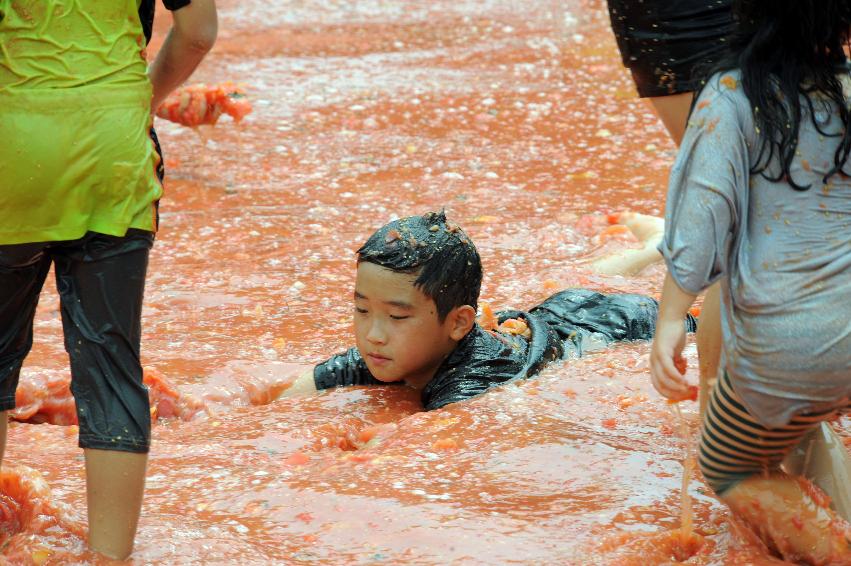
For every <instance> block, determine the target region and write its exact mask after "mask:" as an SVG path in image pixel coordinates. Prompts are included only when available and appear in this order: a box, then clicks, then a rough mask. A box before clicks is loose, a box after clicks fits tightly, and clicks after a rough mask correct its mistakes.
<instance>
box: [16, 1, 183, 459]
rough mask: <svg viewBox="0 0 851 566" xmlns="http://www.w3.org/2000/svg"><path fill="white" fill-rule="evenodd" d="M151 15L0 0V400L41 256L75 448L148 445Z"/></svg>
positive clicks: (132, 4)
mask: <svg viewBox="0 0 851 566" xmlns="http://www.w3.org/2000/svg"><path fill="white" fill-rule="evenodd" d="M188 3H189V2H188V0H165V5H166V7H167V8H170V9H176V8H179V7H182V6H185V5H186V4H188ZM152 23H153V0H116V1H110V2H102V1H99V0H77V1H75V2H69V1H67V0H18V1H16V2H9V1H8V0H0V109H2V119H0V139H3V140H4V143H3V144H0V409H2V410H8V409H12V408H14V406H15V389H16V386H17V383H18V377H19V374H20V370H21V365H22V363H23V360H24V358H25V357H26V355H27V353H28V352H29V350H30V347H31V345H32V321H33V316H34V314H35V309H36V304H37V302H38V297H39V294H40V292H41V288H42V285H43V283H44V280H45V278H46V276H47V273H48V271H49V269H50V265H51V263H53V264H55V266H56V279H57V288H58V290H59V295H60V299H61V305H62V322H63V328H64V331H65V344H66V349H67V350H68V354H69V356H70V359H71V377H72V384H71V392H72V393H73V395H74V397H75V400H76V404H77V416H78V419H79V424H80V446H82V447H84V448H98V449H105V450H122V451H129V452H147V451H148V447H149V445H150V410H149V401H148V392H147V388H146V387H145V386H144V385H143V384H142V366H141V363H140V360H139V341H140V335H141V331H140V318H141V310H142V309H141V303H142V295H143V290H144V280H145V273H146V270H147V261H148V251H149V249H150V247H151V244H152V242H153V238H154V236H153V231H154V230H156V228H157V202H158V199H159V198H160V196H161V194H162V185H161V182H162V178H163V167H162V158H161V154H160V151H159V145H158V143H157V141H156V136H155V134H154V132H153V128H152V127H151V126H152V121H151V108H150V104H151V84H150V82H149V81H148V78H147V63H146V61H145V58H144V48H145V46H146V45H147V41H148V40H149V39H150V31H151V27H152Z"/></svg>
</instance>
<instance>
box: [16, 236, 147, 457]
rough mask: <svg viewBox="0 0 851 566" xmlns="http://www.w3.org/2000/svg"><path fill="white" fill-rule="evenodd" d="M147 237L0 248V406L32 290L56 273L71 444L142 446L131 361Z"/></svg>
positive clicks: (24, 337)
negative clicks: (67, 365) (71, 405)
mask: <svg viewBox="0 0 851 566" xmlns="http://www.w3.org/2000/svg"><path fill="white" fill-rule="evenodd" d="M153 241H154V235H153V234H152V233H150V232H145V231H142V230H132V229H131V230H129V231H128V232H127V235H126V236H123V237H116V236H106V235H103V234H96V233H93V232H89V233H88V234H86V235H85V236H84V237H83V238H81V239H79V240H73V241H66V242H42V243H35V244H15V245H0V410H2V411H6V410H10V409H14V408H15V389H16V388H17V385H18V377H19V376H20V372H21V366H22V364H23V361H24V358H25V357H26V355H27V354H28V353H29V351H30V348H31V347H32V341H33V318H34V316H35V311H36V305H37V304H38V298H39V295H40V294H41V289H42V286H43V285H44V281H45V279H46V277H47V274H48V272H49V271H50V265H51V263H52V264H54V265H55V269H56V288H57V289H58V291H59V297H60V303H61V311H62V327H63V329H64V332H65V349H66V350H67V351H68V355H69V357H70V359H71V393H72V394H73V395H74V399H75V400H76V402H77V418H78V420H79V423H80V447H82V448H97V449H102V450H120V451H124V452H141V453H144V452H147V451H148V449H149V447H150V441H151V413H150V402H149V400H148V389H147V387H145V385H144V384H143V383H142V365H141V362H140V360H139V344H140V341H141V334H142V331H141V322H140V321H141V313H142V296H143V294H144V290H145V274H146V272H147V269H148V253H149V251H150V249H151V246H152V244H153Z"/></svg>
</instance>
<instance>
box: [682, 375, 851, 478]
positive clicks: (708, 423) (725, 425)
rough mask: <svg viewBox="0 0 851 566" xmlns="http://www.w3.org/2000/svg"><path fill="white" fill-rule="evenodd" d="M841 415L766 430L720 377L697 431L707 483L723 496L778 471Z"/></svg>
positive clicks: (802, 418) (811, 416) (803, 418)
mask: <svg viewBox="0 0 851 566" xmlns="http://www.w3.org/2000/svg"><path fill="white" fill-rule="evenodd" d="M845 410H847V408H846V409H845ZM842 411H843V409H831V410H829V411H826V412H818V413H806V414H800V415H796V416H795V417H794V418H793V419H792V420H791V421H790V422H789V423H788V424H787V425H785V426H783V427H779V428H765V427H764V426H762V425H761V424H759V423H758V422H757V421H756V419H754V418H753V417H752V416H751V415H750V414H749V413H748V411H747V409H745V407H744V405H743V404H742V401H741V399H740V398H739V397H738V395H736V392H735V391H733V388H732V386H731V385H730V378H729V376H728V375H727V373H726V372H724V375H723V376H722V377H721V378H720V379H719V380H718V383H717V384H716V385H715V387H713V388H712V395H711V396H710V399H709V406H708V407H707V410H706V415H705V416H704V419H703V427H702V428H701V435H700V451H699V454H698V461H699V463H700V469H701V471H702V472H703V476H704V478H705V479H706V483H707V484H709V487H711V488H712V489H713V491H715V493H716V494H718V495H723V494H724V492H725V491H727V490H728V489H730V488H731V487H733V486H734V485H736V484H737V483H738V482H740V481H742V480H744V479H746V478H748V477H750V476H753V475H755V474H759V473H764V472H768V471H775V470H777V469H779V467H780V463H781V462H782V461H783V458H785V456H786V454H788V453H789V451H790V450H791V449H792V448H794V447H795V446H796V445H797V444H798V443H799V442H800V441H801V439H802V438H803V437H804V436H805V435H806V434H807V433H808V432H810V431H811V430H812V429H813V428H815V427H816V426H818V424H819V423H821V422H822V421H825V420H829V419H832V418H833V417H835V416H836V415H837V414H839V413H840V412H842Z"/></svg>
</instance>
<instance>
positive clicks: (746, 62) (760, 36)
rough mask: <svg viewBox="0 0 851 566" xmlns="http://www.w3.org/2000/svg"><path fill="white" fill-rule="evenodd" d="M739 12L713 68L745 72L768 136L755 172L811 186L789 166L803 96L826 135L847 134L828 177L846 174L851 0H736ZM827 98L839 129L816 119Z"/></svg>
mask: <svg viewBox="0 0 851 566" xmlns="http://www.w3.org/2000/svg"><path fill="white" fill-rule="evenodd" d="M733 13H734V17H735V19H736V28H735V31H734V32H733V34H732V36H731V37H730V38H729V50H728V51H727V54H726V56H724V57H723V58H722V59H721V60H720V61H719V63H718V65H717V66H716V67H715V69H714V71H716V72H723V71H729V70H732V69H739V70H740V71H741V82H742V87H743V88H744V92H745V95H746V96H747V97H748V100H749V101H750V104H751V109H752V111H753V113H754V120H755V122H754V123H755V126H756V127H757V128H758V130H757V132H758V133H760V134H761V139H762V142H761V143H762V145H761V147H760V148H759V154H758V158H757V159H756V161H755V162H754V165H753V167H752V169H751V173H752V174H761V175H763V176H765V177H766V178H767V179H769V180H771V181H775V182H776V181H781V180H786V181H788V183H789V184H790V185H791V186H792V187H794V188H795V189H797V190H807V189H808V188H809V185H806V186H804V185H799V184H797V183H796V182H795V181H794V180H793V179H792V175H791V174H790V172H789V168H790V166H791V164H792V161H793V159H794V157H795V152H796V150H797V147H798V132H799V130H800V124H801V120H802V117H803V116H804V111H803V110H804V109H803V108H802V103H803V104H805V105H806V110H807V111H808V114H809V119H811V120H812V121H813V124H814V125H815V127H816V129H818V131H819V133H820V134H822V135H825V136H833V137H839V136H841V138H842V139H841V141H840V143H839V146H838V147H837V149H836V153H835V154H834V156H833V167H832V168H831V169H830V171H829V172H828V173H827V175H825V177H824V180H823V182H825V183H826V182H827V180H828V178H830V177H831V176H832V175H834V174H836V173H840V174H844V172H843V170H842V169H843V167H844V166H845V164H846V161H847V160H848V155H849V151H851V127H849V109H848V100H847V99H846V97H845V95H844V93H843V89H842V84H841V81H840V77H841V75H842V74H843V73H844V74H845V75H846V76H847V75H848V74H849V71H848V69H847V66H846V65H847V63H846V56H845V52H844V51H843V47H846V46H848V45H849V33H850V32H851V0H736V1H734V2H733ZM705 76H710V75H709V74H707V75H705ZM802 95H803V96H802ZM818 97H822V100H819V99H818ZM824 98H827V99H829V100H830V101H831V102H832V103H833V104H835V105H836V106H838V109H839V110H838V111H839V118H840V119H841V121H842V126H843V127H842V129H841V131H840V132H839V133H836V132H833V133H828V132H824V131H822V129H821V127H820V126H819V124H818V122H817V121H816V117H815V115H816V110H815V108H814V105H815V104H824V103H825V102H824V100H823V99H824ZM775 156H776V157H777V161H778V163H779V164H780V171H779V172H777V174H776V175H775V176H772V173H771V172H769V170H768V168H769V165H770V164H771V163H772V161H773V159H774V157H775Z"/></svg>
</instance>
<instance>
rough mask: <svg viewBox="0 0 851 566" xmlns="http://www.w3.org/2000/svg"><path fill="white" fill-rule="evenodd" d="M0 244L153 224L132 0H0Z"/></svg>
mask: <svg viewBox="0 0 851 566" xmlns="http://www.w3.org/2000/svg"><path fill="white" fill-rule="evenodd" d="M0 15H2V19H0V139H2V140H3V143H2V144H0V244H16V243H26V242H40V241H57V240H72V239H76V238H79V237H81V236H83V235H84V234H85V233H86V232H89V231H92V232H100V233H104V234H110V235H115V236H121V235H124V234H125V233H126V231H127V229H128V228H138V229H142V230H151V231H153V230H155V228H156V220H155V212H154V203H155V202H156V201H157V200H158V199H159V198H160V196H161V195H162V187H161V185H160V183H159V181H158V179H157V176H156V172H155V171H156V166H157V163H158V160H159V156H158V155H157V153H156V151H155V149H154V145H153V142H152V141H151V139H150V136H149V130H150V126H151V114H150V101H151V85H150V82H149V81H148V78H147V64H146V62H145V59H144V55H143V50H144V47H145V39H144V36H143V34H142V26H141V22H140V21H139V16H138V3H137V0H109V1H103V0H15V1H14V2H12V1H10V0H0Z"/></svg>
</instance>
